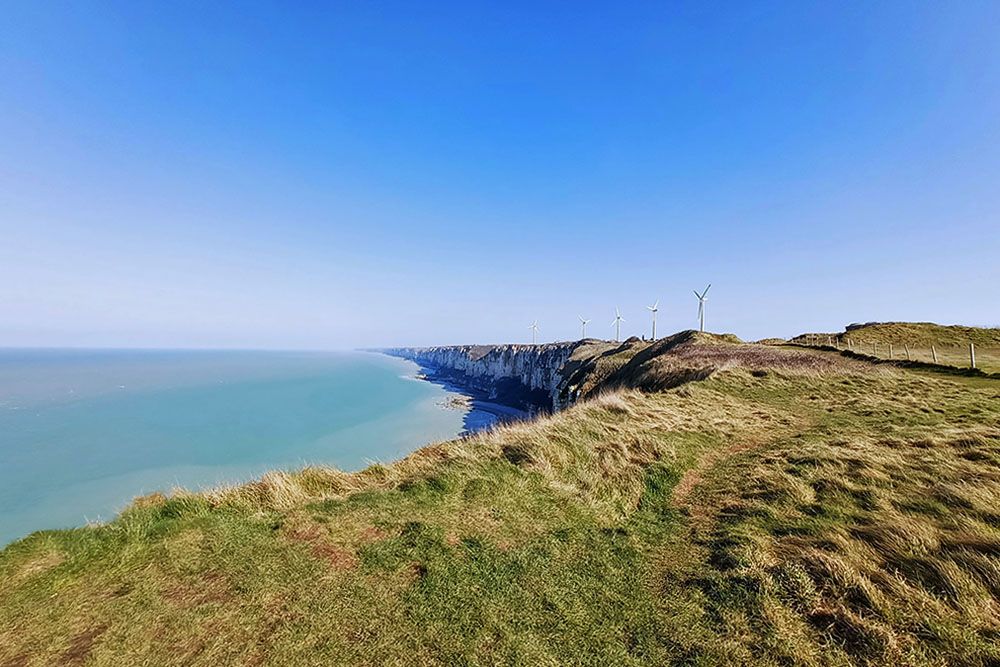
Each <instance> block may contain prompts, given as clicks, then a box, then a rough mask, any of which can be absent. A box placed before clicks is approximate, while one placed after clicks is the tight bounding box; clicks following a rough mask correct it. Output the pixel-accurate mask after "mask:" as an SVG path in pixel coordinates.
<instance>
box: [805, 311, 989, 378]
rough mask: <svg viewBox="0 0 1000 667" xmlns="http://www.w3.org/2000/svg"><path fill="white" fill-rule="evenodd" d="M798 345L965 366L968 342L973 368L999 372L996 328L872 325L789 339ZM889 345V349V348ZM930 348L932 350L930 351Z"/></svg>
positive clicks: (968, 359) (926, 324)
mask: <svg viewBox="0 0 1000 667" xmlns="http://www.w3.org/2000/svg"><path fill="white" fill-rule="evenodd" d="M791 342H793V343H798V344H805V345H811V344H819V345H828V344H835V345H837V346H839V347H848V346H849V347H850V348H851V349H853V350H855V351H859V352H863V353H865V354H868V355H872V356H877V357H881V358H889V355H890V351H891V353H892V358H893V359H905V358H906V355H907V354H909V357H910V359H911V360H913V361H928V362H931V361H932V362H935V363H940V364H943V365H947V366H955V367H959V368H965V367H968V366H969V363H970V358H969V343H973V344H974V345H975V347H976V366H977V368H979V369H980V370H983V371H985V372H988V373H1000V328H982V327H965V326H958V325H949V326H946V325H942V324H934V323H932V322H872V323H869V324H852V325H848V326H847V328H846V329H845V331H843V332H841V333H819V334H802V335H800V336H796V337H795V338H793V339H792V340H791ZM890 346H892V347H890ZM932 346H933V349H932Z"/></svg>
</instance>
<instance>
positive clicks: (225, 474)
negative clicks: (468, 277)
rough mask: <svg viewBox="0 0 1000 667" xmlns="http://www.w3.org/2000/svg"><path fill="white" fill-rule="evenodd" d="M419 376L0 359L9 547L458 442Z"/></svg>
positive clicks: (271, 366) (316, 367)
mask: <svg viewBox="0 0 1000 667" xmlns="http://www.w3.org/2000/svg"><path fill="white" fill-rule="evenodd" d="M415 371H416V366H414V365H413V364H410V363H409V362H406V361H402V360H399V359H392V358H389V357H383V356H380V355H375V354H365V353H313V352H309V353H305V352H243V351H145V350H144V351H132V350H129V351H125V350H120V351H119V350H116V351H106V350H101V351H80V350H0V545H3V544H6V543H8V542H10V541H11V540H13V539H16V538H19V537H22V536H24V535H26V534H28V533H30V532H31V531H34V530H38V529H44V528H61V527H68V526H78V525H82V524H84V523H86V522H87V521H100V520H107V519H110V518H112V517H113V516H114V515H115V513H116V512H117V511H118V510H120V509H121V508H122V507H123V506H125V505H126V504H127V503H128V502H129V501H130V500H131V499H132V498H134V497H135V496H137V495H141V494H144V493H150V492H153V491H157V490H169V489H170V488H172V487H177V486H181V487H185V488H205V487H211V486H217V485H219V484H224V483H233V482H240V481H245V480H248V479H252V478H254V477H257V476H259V475H260V474H262V473H264V472H266V471H267V470H271V469H275V468H285V469H289V468H299V467H301V466H303V465H305V464H307V463H322V464H332V465H335V466H337V467H340V468H342V469H345V470H356V469H360V468H362V467H364V466H365V465H366V464H367V463H369V462H372V461H388V460H392V459H395V458H398V457H399V456H401V455H405V454H406V453H408V452H409V451H412V450H413V449H416V448H418V447H420V446H422V445H424V444H427V443H428V442H432V441H435V440H442V439H447V438H451V437H454V436H455V435H457V434H458V433H459V432H461V431H462V430H463V424H464V423H465V420H466V418H467V415H466V414H465V413H464V412H463V411H461V410H456V409H454V408H447V407H444V406H443V403H444V402H445V401H446V399H447V398H448V397H449V396H451V395H452V394H449V392H447V391H446V390H445V389H443V388H441V387H440V386H437V385H434V384H430V383H427V382H421V381H416V380H413V379H411V378H410V377H409V376H411V375H412V374H413V373H414V372H415Z"/></svg>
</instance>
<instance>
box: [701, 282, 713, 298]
mask: <svg viewBox="0 0 1000 667" xmlns="http://www.w3.org/2000/svg"><path fill="white" fill-rule="evenodd" d="M710 289H712V283H709V284H708V287H706V288H705V291H704V292H702V293H701V296H702V298H704V296H705V295H706V294H708V290H710Z"/></svg>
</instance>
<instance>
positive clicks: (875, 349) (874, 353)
mask: <svg viewBox="0 0 1000 667" xmlns="http://www.w3.org/2000/svg"><path fill="white" fill-rule="evenodd" d="M872 356H873V357H877V356H878V343H876V342H875V341H872Z"/></svg>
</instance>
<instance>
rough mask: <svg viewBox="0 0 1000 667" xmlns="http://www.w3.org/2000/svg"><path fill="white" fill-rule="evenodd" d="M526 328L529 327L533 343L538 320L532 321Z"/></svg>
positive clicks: (533, 342)
mask: <svg viewBox="0 0 1000 667" xmlns="http://www.w3.org/2000/svg"><path fill="white" fill-rule="evenodd" d="M528 328H529V329H531V344H532V345H535V334H537V333H538V320H535V321H534V322H532V323H531V326H530V327H528Z"/></svg>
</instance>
